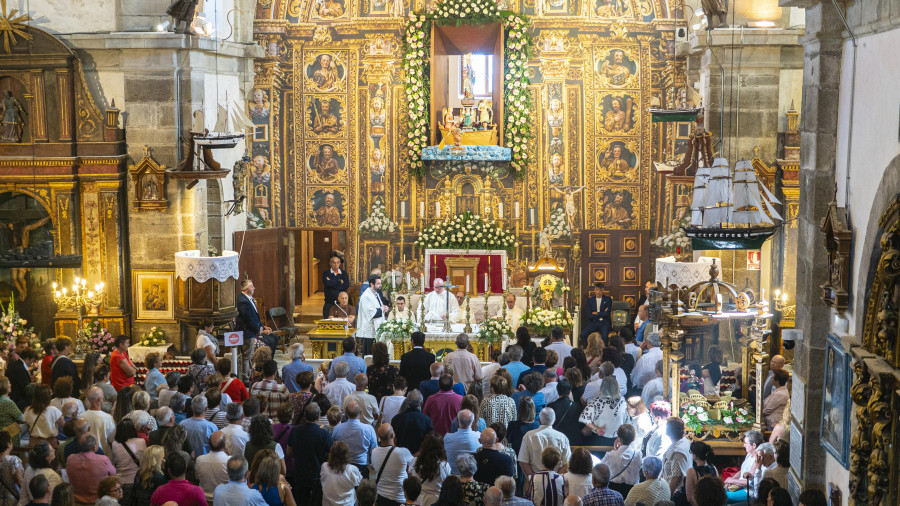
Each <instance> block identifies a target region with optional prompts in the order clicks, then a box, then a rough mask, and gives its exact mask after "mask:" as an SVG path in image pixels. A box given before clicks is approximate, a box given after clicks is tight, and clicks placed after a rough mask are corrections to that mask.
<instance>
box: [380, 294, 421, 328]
mask: <svg viewBox="0 0 900 506" xmlns="http://www.w3.org/2000/svg"><path fill="white" fill-rule="evenodd" d="M387 319H388V320H410V321H411V322H413V323H415V322H416V314H415V313H414V312H413V311H412V309H410V307H409V306H408V305H407V304H406V296H405V295H398V296H397V298H396V299H395V300H394V307H393V309H392V310H391V312H390V314H388V318H387Z"/></svg>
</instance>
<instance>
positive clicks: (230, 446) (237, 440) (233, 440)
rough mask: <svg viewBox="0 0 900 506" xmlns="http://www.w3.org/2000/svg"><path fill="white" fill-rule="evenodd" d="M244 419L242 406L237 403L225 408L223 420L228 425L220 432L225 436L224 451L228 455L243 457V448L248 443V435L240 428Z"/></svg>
mask: <svg viewBox="0 0 900 506" xmlns="http://www.w3.org/2000/svg"><path fill="white" fill-rule="evenodd" d="M243 418H244V406H242V405H241V403H239V402H231V403H229V404H228V407H227V408H225V420H226V421H227V422H228V425H226V426H225V428H223V429H222V430H221V431H220V432H221V433H222V434H223V435H224V436H225V451H226V452H227V453H228V454H229V455H243V454H244V447H246V446H247V441H250V434H248V433H247V431H245V430H244V427H243V426H241V420H242V419H243Z"/></svg>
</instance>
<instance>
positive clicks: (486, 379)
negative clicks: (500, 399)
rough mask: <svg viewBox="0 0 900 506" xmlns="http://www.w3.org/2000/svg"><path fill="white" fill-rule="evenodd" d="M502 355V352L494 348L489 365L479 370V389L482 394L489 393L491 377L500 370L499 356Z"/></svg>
mask: <svg viewBox="0 0 900 506" xmlns="http://www.w3.org/2000/svg"><path fill="white" fill-rule="evenodd" d="M501 355H503V352H502V351H500V350H498V349H497V348H494V350H493V351H491V363H490V364H488V365H486V366H484V367H482V368H481V377H482V380H481V388H482V391H484V392H490V391H491V377H492V376H493V375H494V373H495V372H497V371H498V370H500V356H501Z"/></svg>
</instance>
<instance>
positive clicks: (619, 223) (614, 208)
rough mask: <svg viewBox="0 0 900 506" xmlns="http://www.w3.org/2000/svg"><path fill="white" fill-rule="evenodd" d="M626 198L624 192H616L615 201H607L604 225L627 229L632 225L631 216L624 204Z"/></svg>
mask: <svg viewBox="0 0 900 506" xmlns="http://www.w3.org/2000/svg"><path fill="white" fill-rule="evenodd" d="M624 201H625V197H624V196H623V195H622V192H616V193H615V197H613V201H612V202H609V201H608V200H607V203H606V206H604V208H603V216H602V219H601V221H602V223H603V225H605V226H607V227H621V228H627V227H629V226H630V225H631V221H632V219H631V214H630V213H629V212H628V209H627V208H626V207H625V204H624Z"/></svg>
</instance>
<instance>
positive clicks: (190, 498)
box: [150, 480, 207, 506]
mask: <svg viewBox="0 0 900 506" xmlns="http://www.w3.org/2000/svg"><path fill="white" fill-rule="evenodd" d="M169 501H174V502H175V503H177V504H178V506H206V504H207V503H206V494H204V493H203V489H202V488H200V487H198V486H197V485H191V484H190V483H188V481H187V480H172V481H170V482H169V483H166V484H165V485H162V486H161V487H159V488H157V489H156V491H155V492H153V495H152V496H150V506H162V505H163V504H165V503H167V502H169Z"/></svg>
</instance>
